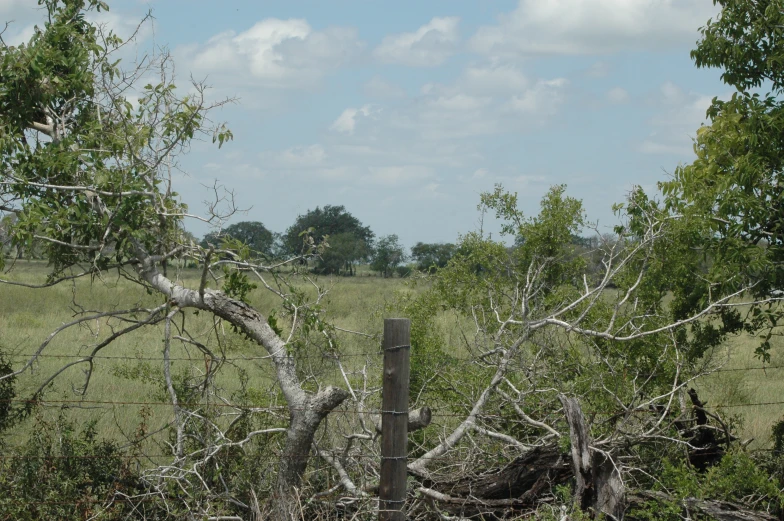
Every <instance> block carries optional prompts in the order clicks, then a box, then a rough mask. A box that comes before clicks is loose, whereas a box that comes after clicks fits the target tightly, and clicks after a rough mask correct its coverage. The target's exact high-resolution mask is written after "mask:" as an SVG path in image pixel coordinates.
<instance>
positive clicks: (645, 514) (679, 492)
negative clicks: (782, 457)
mask: <svg viewBox="0 0 784 521" xmlns="http://www.w3.org/2000/svg"><path fill="white" fill-rule="evenodd" d="M657 477H658V480H657V482H656V484H655V485H654V488H655V489H656V490H661V491H664V492H666V493H667V494H669V495H670V496H671V497H672V498H673V500H672V501H671V502H663V501H653V500H651V501H649V502H648V503H647V504H645V505H644V506H643V507H642V508H636V509H633V510H631V511H630V512H628V516H629V517H630V518H631V519H645V520H654V519H655V520H663V521H678V520H680V519H683V517H682V514H683V512H682V508H683V507H682V506H681V500H683V499H684V498H696V499H720V500H723V501H731V502H735V503H739V504H745V505H747V506H748V507H749V508H752V509H756V510H763V511H768V512H771V513H778V512H782V507H784V493H782V491H781V484H780V483H779V482H778V481H777V480H776V479H773V478H772V477H771V475H770V473H769V472H768V471H767V469H765V467H764V465H761V464H760V462H759V461H757V460H755V458H753V457H752V456H751V455H749V454H748V453H746V452H744V451H740V450H733V451H730V452H728V453H727V454H726V455H725V456H724V458H722V460H721V462H720V463H719V464H718V465H715V466H713V467H710V468H709V469H708V470H707V472H704V473H699V472H697V471H696V470H695V469H694V468H693V467H690V466H688V465H687V464H686V463H684V462H683V461H680V460H679V459H677V458H671V459H664V460H663V461H662V468H661V471H660V473H659V474H658V476H657Z"/></svg>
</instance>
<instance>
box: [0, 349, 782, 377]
mask: <svg viewBox="0 0 784 521" xmlns="http://www.w3.org/2000/svg"><path fill="white" fill-rule="evenodd" d="M381 355H383V352H381V351H377V352H374V353H338V354H326V353H325V354H320V355H295V358H297V359H300V360H342V359H344V358H367V357H372V356H381ZM4 356H6V357H13V358H23V359H30V358H60V359H69V358H90V359H92V360H98V359H100V360H132V361H154V362H162V361H163V360H164V359H163V355H161V356H130V355H94V356H91V355H89V354H73V355H62V354H58V355H55V354H47V353H42V354H39V355H36V354H22V353H5V354H4ZM483 357H484V356H483V355H477V356H473V357H458V356H453V355H447V354H444V355H443V358H444V359H447V360H451V361H455V362H476V361H478V360H481V359H482V358H483ZM205 358H209V357H207V356H205V357H201V358H200V357H197V356H192V357H169V360H170V361H172V362H174V361H185V362H196V361H203V360H204V359H205ZM269 359H270V356H269V355H263V356H236V357H220V356H219V357H215V358H214V359H212V360H218V361H220V362H243V361H253V360H269ZM775 369H784V365H767V366H765V365H763V366H753V367H719V368H717V369H709V370H706V371H705V373H706V374H713V373H728V372H737V371H767V370H775Z"/></svg>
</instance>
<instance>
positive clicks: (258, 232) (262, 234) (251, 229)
mask: <svg viewBox="0 0 784 521" xmlns="http://www.w3.org/2000/svg"><path fill="white" fill-rule="evenodd" d="M223 239H231V240H234V241H239V242H240V243H242V244H243V245H245V246H247V247H248V248H249V249H250V252H251V253H253V254H254V255H255V256H258V255H261V256H264V257H268V258H269V257H272V256H273V253H274V248H275V235H274V234H273V233H272V232H271V231H269V230H268V229H267V227H266V226H264V224H262V223H260V222H257V221H242V222H238V223H235V224H232V225H230V226H227V227H226V228H225V229H224V230H223V231H222V232H221V233H220V234H217V233H214V232H212V233H208V234H207V235H205V236H204V239H202V241H201V245H202V246H203V247H205V248H206V247H208V246H207V245H208V244H212V245H214V246H220V245H221V244H222V242H223Z"/></svg>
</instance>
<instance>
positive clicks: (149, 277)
mask: <svg viewBox="0 0 784 521" xmlns="http://www.w3.org/2000/svg"><path fill="white" fill-rule="evenodd" d="M138 253H139V255H138V256H139V258H140V259H143V260H142V262H141V263H140V266H139V267H138V272H139V275H140V276H141V277H142V278H143V279H144V280H145V281H147V282H148V283H149V284H150V285H151V286H152V287H153V288H155V289H156V290H157V291H159V292H160V293H162V294H164V295H166V296H167V297H168V298H169V299H170V301H171V302H172V304H173V305H177V306H179V307H181V308H196V309H201V310H205V311H209V312H211V313H213V314H215V315H216V316H218V317H220V318H222V319H223V320H225V321H227V322H228V323H230V324H232V325H234V326H236V327H238V328H239V329H240V330H241V331H242V332H243V333H245V334H246V335H247V336H248V337H249V338H251V339H252V340H254V341H255V342H256V343H258V344H259V345H260V346H262V347H263V348H264V349H265V350H266V351H267V353H268V354H269V358H270V360H271V361H272V363H273V364H274V366H275V371H276V376H277V381H278V385H280V388H281V391H282V392H283V396H284V397H285V399H286V403H287V405H288V407H289V418H290V423H289V427H288V431H287V433H286V443H285V445H284V448H283V453H282V454H281V459H280V466H279V474H278V478H277V485H276V490H275V492H274V493H273V501H272V508H273V517H274V519H276V520H278V521H289V520H291V519H296V514H297V511H298V509H297V499H298V498H297V495H296V488H297V487H299V486H300V484H301V483H302V476H303V474H304V472H305V468H306V467H307V464H308V460H309V459H310V451H311V446H312V444H313V438H314V436H315V434H316V429H318V426H319V425H320V424H321V421H322V420H323V419H324V418H325V417H326V416H327V414H329V413H330V411H332V410H333V409H335V407H337V406H338V405H340V404H341V403H342V402H343V401H344V400H345V399H346V398H347V397H348V396H349V393H348V392H347V391H345V390H343V389H339V388H336V387H332V386H329V387H326V388H324V389H322V390H321V391H319V392H318V393H317V394H309V393H306V392H305V391H304V390H303V389H302V386H301V382H300V379H299V376H298V375H297V367H296V362H295V360H294V357H293V356H292V355H291V354H290V353H289V351H288V346H287V345H286V343H285V342H284V341H283V340H282V339H281V338H280V337H279V336H278V335H277V333H275V331H274V330H273V329H272V327H270V325H269V324H268V323H267V320H266V318H265V317H264V316H263V315H261V313H259V312H258V311H256V310H255V309H254V308H252V307H251V306H249V305H248V304H246V303H244V302H242V301H239V300H235V299H233V298H230V297H228V296H227V295H226V294H225V293H223V292H222V291H216V290H210V289H205V290H204V291H203V293H200V292H199V291H196V290H192V289H189V288H185V287H183V286H180V285H178V284H175V283H174V282H172V281H171V280H169V279H168V278H166V277H165V276H164V275H163V274H161V273H160V271H159V270H158V268H157V266H156V264H155V260H154V258H153V257H151V256H149V255H146V254H145V253H146V252H143V251H142V250H141V248H139V252H138Z"/></svg>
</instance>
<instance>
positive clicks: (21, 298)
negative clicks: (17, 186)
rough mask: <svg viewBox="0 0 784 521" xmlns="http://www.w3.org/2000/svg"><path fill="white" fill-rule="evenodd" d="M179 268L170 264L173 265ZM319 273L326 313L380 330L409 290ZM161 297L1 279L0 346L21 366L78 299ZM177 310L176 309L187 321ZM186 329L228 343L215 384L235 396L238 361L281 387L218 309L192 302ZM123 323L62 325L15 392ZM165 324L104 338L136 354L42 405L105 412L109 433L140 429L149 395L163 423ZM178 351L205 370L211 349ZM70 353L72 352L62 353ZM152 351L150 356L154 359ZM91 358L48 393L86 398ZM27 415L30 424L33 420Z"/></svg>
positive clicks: (17, 439)
mask: <svg viewBox="0 0 784 521" xmlns="http://www.w3.org/2000/svg"><path fill="white" fill-rule="evenodd" d="M46 273H47V271H46V266H45V265H44V264H43V263H37V262H19V263H17V264H16V266H14V268H13V270H11V271H10V272H9V273H7V274H5V275H4V276H3V277H4V278H5V279H6V280H12V281H17V282H26V283H40V282H41V281H42V280H44V279H45V276H46ZM170 275H171V274H170ZM199 275H200V273H199V272H198V271H196V270H184V271H182V272H180V273H178V274H177V275H176V276H177V278H179V279H180V280H181V281H182V282H183V283H184V284H185V285H186V286H189V287H194V288H195V287H197V285H198V278H199ZM293 280H294V281H295V287H297V288H298V289H300V290H302V291H305V292H306V293H310V294H311V295H312V294H315V291H314V288H313V286H312V285H311V284H310V282H309V281H307V280H304V279H302V278H297V277H295V278H293ZM317 282H318V283H319V284H320V285H322V286H325V287H327V288H329V292H328V293H327V296H326V298H325V299H324V301H323V304H324V309H325V313H326V318H327V319H328V320H329V321H330V322H332V323H334V324H335V325H336V326H339V327H341V328H343V329H347V330H351V331H359V332H366V333H378V332H379V331H380V330H381V327H382V324H383V321H382V318H383V305H384V302H385V301H387V300H388V299H391V298H392V297H393V296H394V293H395V292H396V291H407V289H406V288H405V286H404V284H403V281H402V280H401V279H381V278H378V277H369V276H357V277H351V278H342V277H341V278H337V277H336V278H331V277H320V278H318V279H317ZM249 301H250V303H251V304H252V305H254V306H255V307H256V308H257V309H259V310H260V311H261V312H262V313H265V314H266V313H269V312H270V311H271V310H272V309H273V308H278V309H280V304H281V302H280V299H279V298H278V297H277V296H275V295H273V294H272V293H271V292H269V291H267V290H266V289H264V288H260V289H256V290H254V291H252V292H251V294H250V295H249ZM162 302H163V300H162V297H160V296H158V295H148V294H147V293H146V291H145V290H144V289H143V288H141V287H139V286H137V285H134V284H132V283H130V282H128V281H127V280H125V279H121V278H119V279H118V278H116V277H115V278H109V277H107V278H105V279H104V280H102V281H97V280H96V281H92V282H91V281H90V280H88V279H80V280H78V281H76V282H75V283H63V284H61V285H58V286H55V287H52V288H45V289H37V290H32V289H29V288H26V287H22V286H10V285H0V346H1V347H2V349H3V350H4V351H5V352H7V353H10V354H11V355H12V361H13V366H14V368H18V367H20V365H21V364H23V363H24V362H25V360H26V359H27V357H25V356H23V355H26V354H30V353H33V352H34V351H35V350H36V349H38V347H39V346H40V345H41V343H42V342H44V341H45V340H46V339H47V337H48V336H49V335H50V334H51V333H52V331H53V330H55V329H56V328H57V327H59V326H60V325H62V324H64V323H67V322H70V321H72V320H73V316H74V311H75V310H76V309H78V308H77V306H81V307H83V308H84V309H88V310H106V309H112V308H116V309H123V308H130V307H137V306H141V307H153V306H157V305H160V304H161V303H162ZM179 320H180V319H179V318H178V319H177V321H178V323H179ZM186 323H187V326H188V330H189V331H190V332H191V333H193V334H195V336H196V339H198V340H199V341H200V342H202V343H204V344H205V345H207V346H208V347H209V348H210V349H211V350H213V352H215V353H219V352H220V351H223V352H224V354H225V356H226V358H228V359H230V360H231V363H228V364H226V365H225V366H224V367H222V368H221V370H220V372H219V373H218V377H217V379H216V386H217V387H218V388H220V389H221V394H222V395H224V396H226V397H230V396H231V395H232V393H235V392H236V391H238V390H239V389H240V385H239V374H240V371H245V372H247V375H248V377H249V382H248V387H249V388H250V390H251V391H252V392H255V393H256V395H257V396H262V397H264V396H269V395H270V393H274V389H275V385H274V375H273V372H272V368H271V366H270V364H269V362H268V361H266V360H259V359H254V360H243V358H247V357H260V356H264V355H265V354H266V353H265V352H264V351H263V349H262V348H261V347H260V346H258V345H256V344H254V343H252V342H250V341H248V340H246V339H244V338H243V337H242V336H240V335H239V334H235V333H233V332H232V331H231V330H230V328H229V327H228V326H225V327H224V326H222V327H221V328H220V331H221V335H220V342H218V340H217V339H216V334H215V333H214V331H212V330H213V319H212V318H211V316H210V315H209V314H204V313H202V314H200V315H197V314H195V313H194V312H192V311H188V312H186ZM118 327H122V324H121V323H120V322H119V321H118V320H116V319H107V318H102V319H98V320H94V321H90V322H87V323H85V324H83V325H82V326H79V327H74V328H70V329H68V330H66V331H64V332H62V333H60V334H58V335H57V336H56V337H55V338H54V339H53V340H52V341H51V343H50V344H49V345H48V346H47V347H46V349H45V351H44V353H43V354H44V355H46V356H43V357H41V358H39V359H38V361H36V363H35V365H34V366H33V368H32V371H30V370H28V371H27V372H25V373H24V374H23V375H21V376H20V377H19V380H18V385H17V392H18V397H19V398H26V397H28V396H30V395H31V394H32V393H33V392H34V391H35V390H36V389H37V388H38V387H39V386H40V385H41V384H42V383H43V382H44V381H45V380H46V379H47V378H48V377H49V376H50V375H52V374H53V373H54V372H55V371H57V370H58V369H59V368H60V367H62V366H63V364H64V363H66V362H68V361H71V360H73V359H72V358H69V357H70V356H71V355H84V354H85V353H88V352H89V351H90V349H91V346H93V345H95V344H96V343H98V342H100V341H101V340H103V339H105V338H107V336H109V335H110V334H111V333H112V328H118ZM163 337H164V335H163V326H162V325H158V326H151V327H144V328H141V329H138V330H136V331H134V332H132V333H130V334H127V335H125V336H122V337H120V338H118V339H117V340H115V341H114V342H112V343H111V344H110V345H108V346H107V347H105V348H104V349H103V350H102V351H101V352H100V356H107V357H137V358H139V359H138V360H135V359H131V360H123V359H119V360H118V359H103V358H100V359H97V360H96V364H95V368H94V371H93V374H92V377H91V379H90V384H89V388H88V390H87V393H86V395H85V396H84V400H85V401H86V402H87V403H84V404H77V403H70V404H57V403H51V404H50V405H48V406H47V408H46V409H45V411H44V412H43V413H42V414H44V415H46V416H53V415H56V414H58V413H59V412H60V411H61V410H62V409H63V408H65V407H67V408H68V409H69V415H70V417H71V418H73V419H75V420H76V421H77V422H86V421H89V420H97V422H98V426H97V427H98V431H99V432H100V433H101V435H103V436H106V437H109V438H114V439H117V440H120V441H122V440H125V439H127V438H128V437H130V436H132V434H133V433H134V432H135V430H136V429H137V427H138V425H139V422H140V421H141V415H140V413H141V409H142V408H143V407H144V406H143V405H141V404H142V403H143V402H160V403H161V404H160V405H158V404H157V403H156V404H155V405H150V406H149V409H150V418H149V420H148V423H149V427H150V428H152V429H155V428H157V427H160V426H162V425H165V424H166V422H168V421H169V420H170V419H171V418H172V415H173V412H172V407H171V406H170V405H166V404H165V402H166V401H167V400H168V396H167V395H166V394H165V389H164V388H163V387H162V385H160V383H156V382H155V381H153V380H154V379H157V380H160V379H161V378H162V367H163V363H162V360H163ZM339 340H340V343H341V345H340V351H341V352H342V353H345V354H349V355H356V354H361V353H368V354H370V355H371V358H377V359H378V360H379V361H380V357H378V356H377V353H378V352H379V345H378V341H376V340H373V339H368V338H366V337H363V336H359V335H352V334H346V333H339ZM171 356H172V358H173V359H191V360H192V361H187V360H175V361H173V362H172V371H173V373H174V374H178V373H181V372H183V371H185V372H188V373H190V374H193V375H195V374H200V373H203V372H204V370H205V359H204V356H203V355H202V354H201V353H200V352H199V351H198V350H196V349H195V348H193V347H188V346H185V345H183V344H182V343H180V342H173V343H172V350H171ZM58 357H64V358H58ZM147 358H150V359H152V360H146V359H147ZM363 361H364V359H363V358H361V357H356V356H349V357H347V358H346V362H345V364H344V367H345V368H346V370H347V371H350V370H352V369H353V368H352V367H350V364H351V363H352V362H354V363H359V362H363ZM308 364H309V367H310V368H311V369H312V370H314V371H320V372H322V373H324V375H323V380H324V381H325V382H326V383H332V384H340V383H342V375H341V374H340V372H339V371H338V368H337V366H336V365H335V364H334V362H331V361H329V360H320V359H319V358H318V356H316V357H314V359H313V360H310V359H309V360H308ZM85 367H86V365H85V364H82V365H78V366H75V367H72V368H70V369H68V370H67V371H66V372H65V373H63V374H62V375H60V376H59V377H58V378H57V380H55V381H54V382H53V383H52V384H51V386H50V387H49V388H48V389H47V390H46V393H45V397H46V399H48V400H51V401H53V402H54V401H56V400H63V401H66V400H67V401H73V400H79V399H80V396H79V395H77V394H75V393H74V391H73V388H74V387H75V386H76V387H79V386H81V385H83V382H84V373H83V369H84V368H85ZM90 401H113V402H120V401H121V402H131V403H133V405H117V406H105V405H100V404H91V403H89V402H90ZM25 425H27V426H28V427H29V425H30V422H27V423H26V424H25ZM28 435H29V432H28V431H27V429H26V428H20V429H15V430H14V432H12V433H11V436H10V442H11V443H12V444H18V443H21V442H23V441H24V439H25V438H26V437H27V436H28Z"/></svg>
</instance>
